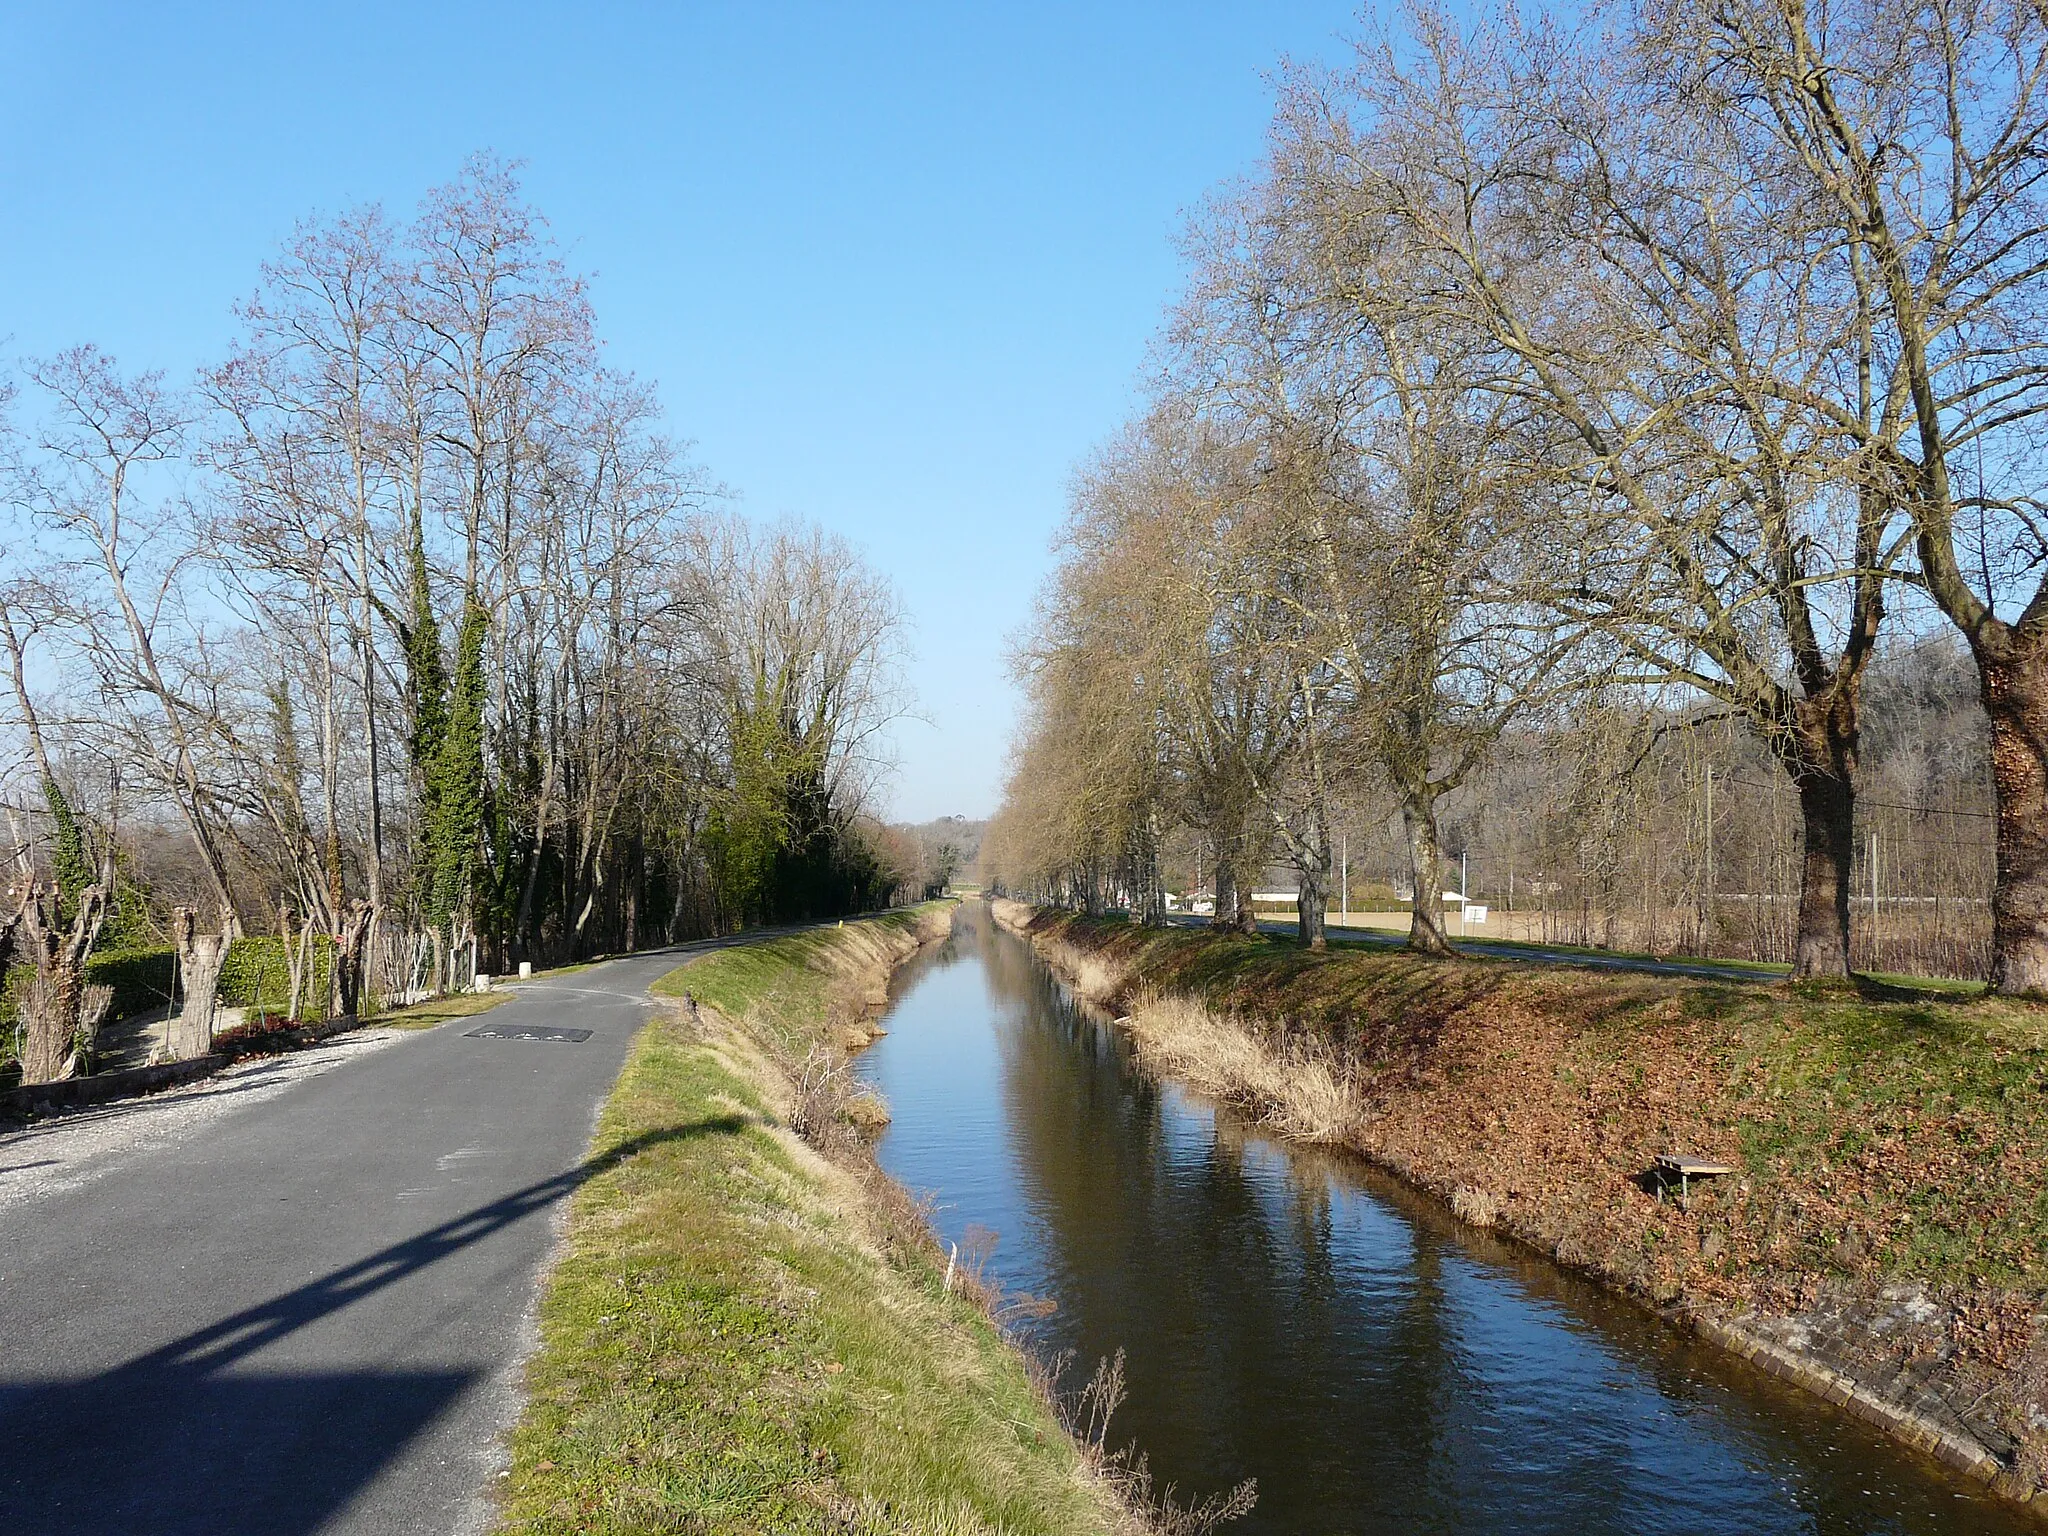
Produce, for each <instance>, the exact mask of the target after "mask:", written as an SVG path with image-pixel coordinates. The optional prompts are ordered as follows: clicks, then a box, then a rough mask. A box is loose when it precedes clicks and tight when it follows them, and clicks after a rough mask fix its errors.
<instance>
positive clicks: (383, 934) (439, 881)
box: [0, 160, 914, 1081]
mask: <svg viewBox="0 0 2048 1536" xmlns="http://www.w3.org/2000/svg"><path fill="white" fill-rule="evenodd" d="M237 319H238V322H239V334H238V335H237V336H236V338H235V340H234V342H233V344H232V346H231V348H230V349H229V350H228V352H227V355H226V357H225V359H224V360H223V361H221V362H220V363H219V364H218V365H216V366H213V367H210V368H208V369H206V370H205V371H204V372H203V373H202V374H201V375H200V376H199V378H198V380H197V381H196V383H195V384H194V385H193V386H192V387H190V388H189V389H179V388H174V387H171V386H170V385H168V384H167V383H166V382H165V381H164V380H163V378H162V377H161V376H159V375H154V374H140V375H137V374H130V373H124V372H123V371H122V370H120V369H119V368H117V367H116V365H115V363H114V361H113V360H112V359H110V358H109V357H107V356H105V355H104V354H102V353H101V352H99V351H97V350H95V349H93V348H91V347H81V348H78V349H76V350H73V351H69V352H65V353H63V354H61V355H58V356H54V357H49V358H45V359H41V360H31V361H29V362H27V363H26V364H24V365H23V366H22V367H21V368H20V369H19V370H18V373H19V378H18V382H17V383H16V384H15V386H14V387H13V389H12V390H11V391H10V394H11V395H12V397H13V398H12V400H11V409H10V411H9V412H8V417H9V420H10V421H11V422H12V427H11V430H10V432H9V434H8V435H7V436H6V437H5V438H4V440H0V447H4V450H5V461H6V479H5V485H6V498H5V499H6V505H7V508H8V512H9V515H10V516H11V518H12V525H11V526H10V527H9V528H8V529H7V531H6V534H5V541H4V553H0V560H4V567H5V569H4V572H0V577H4V580H0V645H4V657H0V659H4V662H5V669H6V684H7V686H6V688H5V690H4V692H5V698H6V709H5V712H4V714H0V726H4V727H8V728H11V729H8V730H7V733H6V734H7V738H8V739H7V742H6V745H7V746H8V747H9V748H10V749H12V750H10V752H9V754H8V756H9V758H10V759H11V761H10V762H9V763H8V764H7V777H6V779H5V781H4V786H5V792H6V796H7V811H8V820H9V825H10V827H11V828H12V830H13V840H14V843H15V845H16V846H15V850H14V853H13V855H12V859H11V867H10V870H9V872H8V875H7V876H6V877H4V879H0V897H4V899H0V966H4V964H5V959H4V957H5V956H6V955H7V953H8V951H9V949H12V951H13V958H14V961H15V964H14V967H13V970H12V972H11V973H10V982H11V984H10V987H9V989H8V990H9V1007H10V1011H11V1012H12V1014H13V1015H14V1017H13V1018H12V1019H11V1020H10V1021H9V1022H11V1023H13V1024H15V1025H16V1029H15V1030H14V1032H13V1033H14V1034H15V1038H16V1040H17V1041H18V1054H19V1058H20V1062H21V1067H22V1071H23V1075H24V1076H25V1077H26V1078H27V1080H29V1081H39V1080H43V1079H48V1078H53V1077H58V1076H62V1075H64V1074H65V1073H67V1072H70V1071H75V1070H78V1069H80V1068H81V1067H84V1066H86V1065H88V1064H89V1061H90V1057H91V1055H92V1037H93V1035H94V1032H95V1029H96V1027H97V1024H98V1021H99V1019H100V1018H101V1017H102V1016H103V1015H104V1014H105V1012H106V1009H107V1007H108V1004H109V997H108V992H107V989H106V988H105V987H94V986H93V985H92V982H93V979H94V975H95V973H94V971H93V965H94V962H93V961H92V960H91V959H90V958H89V957H90V956H91V954H92V952H93V950H94V948H95V946H97V947H98V948H99V949H100V950H102V951H103V952H104V951H108V950H119V949H130V948H132V947H134V946H138V945H147V944H162V943H164V941H165V939H166V938H169V939H171V940H172V941H174V943H175V950H176V964H175V968H174V967H173V965H172V962H171V957H170V956H168V955H164V956H163V957H162V962H163V963H162V965H161V967H160V969H162V970H163V971H164V972H165V973H166V974H165V975H164V976H163V977H162V978H160V979H158V980H157V981H156V982H155V983H154V985H155V986H156V988H157V989H158V990H157V996H158V997H159V998H161V997H162V996H163V995H164V994H165V993H167V992H170V991H173V990H175V991H176V992H178V993H179V994H181V995H182V996H183V998H184V999H185V1000H186V1003H185V1007H184V1011H183V1015H182V1018H181V1023H180V1027H179V1028H178V1029H177V1030H176V1031H175V1033H174V1034H173V1035H172V1037H171V1038H170V1040H169V1042H168V1043H169V1044H170V1045H171V1046H172V1047H173V1048H174V1049H175V1050H176V1051H178V1052H180V1053H187V1052H192V1051H203V1050H205V1049H206V1048H207V1046H208V1043H209V1041H210V1039H211V1027H212V1026H211V1020H212V1016H213V1004H214V998H215V987H216V979H217V976H218V974H219V971H220V967H221V965H222V963H223V960H224V957H225V956H226V954H227V952H228V947H229V944H230V942H231V941H232V940H233V939H234V938H235V937H236V936H238V935H240V934H241V933H242V932H243V931H244V930H245V929H247V930H249V931H250V932H251V933H256V932H260V931H274V932H275V934H276V935H277V938H276V939H275V940H274V941H272V942H273V947H274V948H275V949H276V951H277V952H278V954H279V958H280V961H281V963H280V965H279V967H278V970H279V971H280V972H283V971H286V970H288V971H289V973H290V997H289V999H288V1000H287V1001H286V1003H285V1005H284V1006H283V1007H282V1008H281V1010H280V1011H282V1012H284V1013H286V1014H288V1015H289V1014H294V1013H300V1012H306V1011H310V1012H312V1013H315V1014H318V1013H320V1012H332V1013H339V1014H350V1013H354V1012H356V1011H357V1010H358V1009H359V1008H360V1007H362V1006H364V1002H363V994H364V993H365V991H368V992H370V993H372V994H374V995H375V996H377V997H378V998H393V997H398V996H406V995H415V996H416V995H420V994H422V993H430V992H433V991H436V990H441V989H445V988H449V987H453V986H456V985H460V984H463V983H465V982H467V980H468V978H469V976H470V974H471V972H472V970H473V969H481V970H483V971H487V972H491V971H500V970H507V969H510V968H512V967H513V966H514V965H516V964H517V963H518V962H520V961H522V960H530V961H536V962H540V963H548V962H553V961H560V960H566V959H572V958H575V957H578V956H582V955H587V954H590V953H592V952H596V951H604V950H613V949H618V948H632V947H635V946H639V945H643V944H646V943H649V942H651V941H656V940H674V939H679V938H683V937H687V936H692V935H701V934H706V933H711V932H714V931H718V930H722V929H730V928H733V927H737V926H740V925H743V924H748V923H757V922H774V921H783V920H792V919H801V918H809V917H822V916H830V915H833V914H838V913H844V912H847V911H852V910H856V909H862V908H868V907H873V906H877V905H881V904H884V903H885V902H887V901H888V900H889V899H890V897H891V896H892V893H894V892H895V891H897V890H898V889H899V888H901V887H902V886H903V885H904V883H905V881H906V879H907V878H909V877H910V876H912V875H913V873H914V871H913V870H912V869H911V868H910V867H909V866H910V865H911V864H912V863H914V858H913V857H909V856H906V855H905V852H904V850H903V849H901V848H900V847H897V846H894V843H893V842H892V839H891V838H890V837H889V836H888V835H887V833H886V832H885V831H884V830H883V829H880V828H878V827H876V826H874V824H873V823H872V822H869V821H867V820H866V819H865V818H864V817H863V816H862V815H861V806H862V801H863V796H864V794H865V792H866V791H867V790H868V788H869V786H870V783H871V781H872V777H873V770H874V768H875V756H874V752H873V750H872V749H873V747H874V743H875V737H876V732H877V730H878V728H879V727H880V726H881V725H882V724H883V723H884V722H885V721H886V720H887V719H888V718H889V717H890V716H891V714H892V712H893V711H894V710H895V708H896V695H895V689H896V681H895V680H896V678H897V675H898V668H897V654H898V642H899V636H900V630H901V624H900V617H899V610H898V606H897V602H896V599H895V597H894V596H893V593H892V591H891V589H890V587H889V586H888V585H887V584H886V583H885V582H884V581H883V580H882V579H880V578H879V577H878V576H876V575H875V574H874V573H873V572H871V571H870V570H868V569H867V568H866V567H865V566H864V565H863V564H862V563H861V561H860V560H859V559H858V558H857V557H855V556H854V555H853V554H852V552H851V551H849V550H848V549H846V548H845V547H843V546H842V545H840V544H839V543H838V542H836V541H835V540H832V539H830V538H827V537H825V536H823V535H822V534H820V533H818V532H815V531H812V530H808V529H805V528H801V527H797V526H794V525H787V524H785V525H781V526H777V527H774V528H770V529H756V528H751V527H749V526H748V525H746V524H745V523H743V522H741V521H740V520H738V519H737V517H735V516H733V515H731V514H730V513H728V512H726V511H724V510H723V509H722V508H721V507H720V505H719V503H720V500H721V497H720V494H719V492H718V490H717V488H716V487H715V486H714V485H712V484H711V483H709V482H708V481H707V480H706V479H705V477H704V476H703V475H702V473H701V472H699V471H698V470H696V469H695V468H693V467H692V466H691V464H690V463H689V462H688V460H687V458H686V457H685V455H684V454H683V453H682V451H681V450H680V449H679V448H678V446H677V445H676V444H675V443H674V442H672V441H670V440H669V439H668V438H666V437H665V436H663V434H662V432H661V430H660V427H659V425H658V412H657V407H656V402H655V399H654V396H653V394H652V392H651V390H650V389H649V388H648V387H646V386H645V385H643V384H641V383H639V382H636V381H635V380H633V379H632V378H629V377H626V376H623V375H621V374H619V373H616V372H613V371H611V370H609V369H607V368H605V367H604V366H603V365H602V364H601V362H600V360H599V342H598V339H597V334H596V330H595V326H594V322H593V316H592V313H591V306H590V302H589V296H588V294H587V292H586V289H585V285H584V283H583V282H582V281H581V280H580V279H579V278H578V277H576V276H575V275H574V274H573V273H571V272H569V271H567V270H566V269H565V268H564V266H563V265H562V263H561V262H560V260H559V259H558V258H557V256H556V255H555V254H554V251H553V248H552V245H551V242H550V240H549V238H548V235H547V232H546V229H545V225H544V221H543V220H542V219H541V218H540V217H539V216H538V215H537V214H536V213H535V211H534V210H533V209H532V208H530V207H528V206H526V205H525V204H524V203H523V202H522V199H521V196H520V193H519V189H518V187H517V185H516V182H515V180H514V178H513V176H512V175H511V173H510V172H509V171H508V170H507V168H505V167H504V166H502V165H499V164H496V163H493V162H490V161H487V160H478V161H476V162H473V163H472V164H471V165H470V166H468V167H467V168H466V170H465V172H464V174H463V175H462V176H461V177H460V178H459V179H458V180H457V181H456V182H454V183H453V184H452V185H450V186H448V187H446V188H443V189H441V190H439V191H437V192H435V193H433V194H432V195H430V196H429V197H428V198H427V199H426V200H425V201H424V203H423V204H422V206H421V207H420V209H419V211H418V215H417V217H416V218H415V219H414V220H413V221H412V222H411V223H410V224H407V225H403V226H400V225H398V224H396V223H394V222H391V221H387V219H386V217H385V216H384V215H383V214H381V213H380V212H379V211H378V210H376V209H364V210H359V211H356V212H353V213H350V214H347V215H345V216H343V217H340V218H338V219H334V220H332V221H330V222H320V223H310V224H307V225H305V226H303V227H302V228H300V229H299V231H298V232H297V234H296V235H295V237H294V238H293V239H292V240H291V241H290V243H289V244H288V246H287V247H286V248H285V249H284V250H282V251H281V252H280V253H279V254H278V256H277V257H276V258H275V259H274V260H273V261H272V262H270V263H269V264H268V265H267V266H265V267H264V268H263V269H262V274H261V278H260V281H259V282H258V284H257V286H256V288H255V291H254V293H253V295H252V297H250V298H249V299H248V300H247V302H246V303H244V304H243V305H241V306H240V308H239V310H238V312H237ZM9 716H11V718H8V717H9ZM899 841H900V840H899ZM174 970H175V980H174V979H173V972H174ZM4 1054H5V1053H4V1052H0V1055H4Z"/></svg>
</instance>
